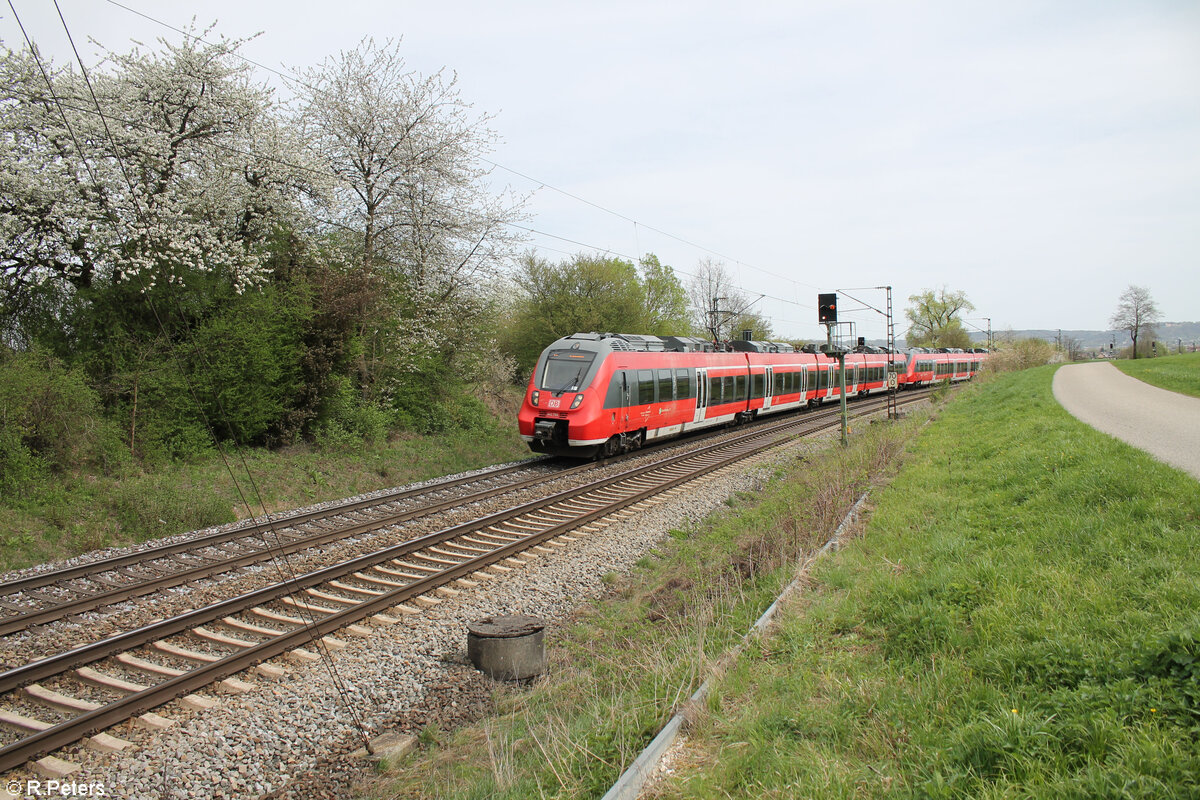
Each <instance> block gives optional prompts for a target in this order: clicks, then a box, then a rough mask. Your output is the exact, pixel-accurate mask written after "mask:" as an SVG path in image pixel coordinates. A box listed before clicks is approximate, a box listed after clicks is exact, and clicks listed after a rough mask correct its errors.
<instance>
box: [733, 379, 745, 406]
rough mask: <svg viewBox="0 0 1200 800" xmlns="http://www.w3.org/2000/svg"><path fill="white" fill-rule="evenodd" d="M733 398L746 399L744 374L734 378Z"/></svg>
mask: <svg viewBox="0 0 1200 800" xmlns="http://www.w3.org/2000/svg"><path fill="white" fill-rule="evenodd" d="M733 399H734V400H745V399H746V376H745V375H738V376H737V378H736V379H734V384H733Z"/></svg>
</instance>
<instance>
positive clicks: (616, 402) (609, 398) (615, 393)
mask: <svg viewBox="0 0 1200 800" xmlns="http://www.w3.org/2000/svg"><path fill="white" fill-rule="evenodd" d="M624 377H625V373H624V372H614V373H613V376H612V379H611V380H609V382H608V394H606V395H605V396H604V407H605V408H621V406H623V405H624V403H622V402H621V384H622V380H623V379H624Z"/></svg>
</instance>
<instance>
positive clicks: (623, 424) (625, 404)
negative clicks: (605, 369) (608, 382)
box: [613, 370, 633, 433]
mask: <svg viewBox="0 0 1200 800" xmlns="http://www.w3.org/2000/svg"><path fill="white" fill-rule="evenodd" d="M613 380H619V381H620V382H621V409H620V414H621V416H620V418H619V419H618V420H617V430H618V431H619V432H621V433H624V432H625V431H627V430H629V407H630V406H632V405H633V383H632V382H631V381H630V380H629V373H628V372H626V371H625V370H621V371H620V373H618V374H617V376H616V377H614V378H613Z"/></svg>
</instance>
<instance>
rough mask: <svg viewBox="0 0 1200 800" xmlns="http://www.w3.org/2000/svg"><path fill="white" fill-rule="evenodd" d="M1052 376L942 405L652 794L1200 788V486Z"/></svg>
mask: <svg viewBox="0 0 1200 800" xmlns="http://www.w3.org/2000/svg"><path fill="white" fill-rule="evenodd" d="M1052 371H1053V370H1052V369H1050V368H1044V369H1038V370H1034V371H1031V372H1027V373H1021V374H1018V375H1013V376H1008V377H1004V378H1001V379H998V380H995V381H993V382H991V383H990V384H988V385H986V386H984V387H978V389H977V390H976V391H972V392H969V393H967V394H966V396H963V397H961V398H959V399H958V400H956V401H955V402H953V403H952V404H951V406H950V407H949V408H948V409H947V411H946V413H945V414H944V415H943V416H942V418H941V419H940V421H939V422H938V424H937V425H935V426H933V427H931V428H930V429H929V431H928V432H926V433H925V434H924V435H923V436H922V437H921V440H920V442H919V443H918V444H917V445H916V446H915V447H914V448H913V449H912V452H911V453H910V457H909V461H908V463H907V465H906V467H905V469H904V470H903V471H902V472H901V474H900V475H899V476H898V477H897V479H896V480H895V481H894V482H893V483H892V484H891V485H890V486H889V487H888V488H887V489H886V490H885V491H884V492H882V494H881V497H880V498H879V500H878V507H877V509H876V510H875V513H874V515H873V518H872V520H871V522H870V525H869V526H868V528H867V530H866V532H865V535H864V536H863V537H862V538H861V539H859V540H856V541H855V542H854V543H853V544H852V545H851V546H850V547H849V548H847V549H845V550H843V551H841V552H840V553H838V554H837V555H836V556H835V557H832V558H828V559H825V560H824V561H823V562H822V563H820V564H819V565H818V566H817V567H816V569H815V570H814V572H813V576H812V577H813V584H812V586H811V588H810V591H809V592H808V593H807V594H806V596H805V597H804V598H803V599H802V600H801V602H800V603H798V604H797V606H796V607H794V608H792V609H790V613H789V614H788V615H787V616H786V619H785V622H784V623H783V624H782V625H781V627H780V629H779V630H778V631H777V632H776V633H775V635H774V636H772V637H770V638H769V639H767V640H766V641H764V642H762V643H761V645H760V646H759V647H757V648H754V649H752V650H751V651H750V652H749V654H748V655H747V656H745V657H743V658H742V659H741V660H740V662H739V664H738V665H737V667H736V669H734V670H731V671H730V672H729V673H728V674H727V675H726V677H725V678H724V680H723V682H722V683H721V685H720V686H719V688H718V690H717V691H716V692H715V695H714V698H715V699H714V702H713V703H712V706H713V708H712V714H711V716H709V717H707V718H706V719H705V720H704V721H703V722H702V723H701V725H700V727H699V729H698V730H697V731H696V732H695V734H694V736H693V739H692V741H691V742H690V744H689V747H688V749H687V751H686V755H685V757H684V759H683V762H684V763H683V764H682V765H681V768H680V771H679V772H678V773H677V775H676V777H675V778H674V779H673V780H672V781H671V782H670V784H668V785H666V786H664V787H660V789H659V791H658V793H657V795H656V796H659V797H682V796H687V797H727V796H738V797H749V796H753V797H797V796H802V797H862V796H881V795H894V796H901V797H909V796H913V797H963V798H966V797H971V798H974V797H992V798H999V797H1147V798H1150V797H1154V798H1162V797H1195V796H1196V792H1197V791H1198V788H1197V787H1198V786H1200V611H1198V609H1200V580H1197V578H1198V576H1200V549H1197V548H1196V546H1195V545H1196V540H1197V535H1198V534H1200V484H1198V483H1197V482H1196V481H1194V480H1192V479H1191V478H1189V477H1187V476H1186V475H1184V474H1183V473H1181V472H1178V471H1175V470H1173V469H1171V468H1169V467H1166V466H1164V465H1162V464H1160V463H1159V462H1157V461H1155V460H1153V459H1152V458H1150V457H1149V456H1146V455H1143V454H1142V453H1140V452H1139V451H1135V450H1133V449H1132V448H1130V447H1128V446H1126V445H1124V444H1122V443H1119V442H1117V441H1115V440H1113V439H1111V438H1109V437H1107V436H1104V435H1102V434H1099V433H1096V432H1094V431H1092V430H1091V429H1090V428H1087V427H1086V426H1084V425H1082V424H1081V423H1079V422H1077V421H1075V420H1074V419H1072V418H1071V417H1069V416H1068V415H1067V414H1066V413H1065V412H1063V411H1062V410H1061V409H1060V408H1059V407H1058V406H1057V404H1055V403H1054V401H1053V399H1052V395H1051V392H1050V379H1051V375H1052Z"/></svg>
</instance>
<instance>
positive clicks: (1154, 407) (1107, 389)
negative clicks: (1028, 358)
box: [1054, 362, 1200, 479]
mask: <svg viewBox="0 0 1200 800" xmlns="http://www.w3.org/2000/svg"><path fill="white" fill-rule="evenodd" d="M1054 397H1055V399H1056V400H1058V402H1059V403H1060V404H1061V405H1062V407H1063V408H1065V409H1066V410H1067V411H1068V412H1070V413H1071V415H1072V416H1074V417H1075V418H1076V419H1078V420H1080V421H1081V422H1085V423H1087V424H1088V425H1091V426H1092V427H1093V428H1095V429H1097V430H1099V431H1103V432H1104V433H1107V434H1109V435H1110V436H1115V437H1116V438H1118V439H1120V440H1121V441H1123V442H1126V443H1128V444H1131V445H1133V446H1134V447H1137V448H1139V449H1141V450H1145V451H1146V452H1147V453H1149V454H1150V455H1152V456H1154V457H1155V458H1157V459H1158V460H1160V461H1165V462H1166V463H1168V464H1170V465H1171V466H1174V467H1178V468H1179V469H1182V470H1183V471H1185V472H1187V473H1189V474H1191V475H1192V477H1194V478H1197V479H1200V398H1195V397H1188V396H1187V395H1183V394H1178V393H1177V392H1169V391H1167V390H1166V389H1159V388H1158V387H1157V386H1151V385H1150V384H1148V383H1144V382H1142V381H1139V380H1137V379H1136V378H1131V377H1129V376H1128V375H1126V374H1125V373H1124V372H1121V370H1119V369H1117V368H1116V367H1114V366H1113V365H1112V364H1108V363H1105V362H1097V363H1093V364H1069V365H1067V366H1064V367H1061V368H1060V369H1059V370H1058V371H1057V372H1055V373H1054Z"/></svg>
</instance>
